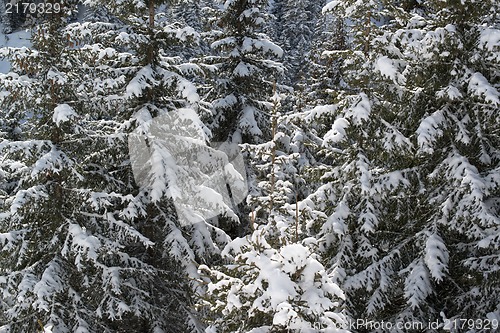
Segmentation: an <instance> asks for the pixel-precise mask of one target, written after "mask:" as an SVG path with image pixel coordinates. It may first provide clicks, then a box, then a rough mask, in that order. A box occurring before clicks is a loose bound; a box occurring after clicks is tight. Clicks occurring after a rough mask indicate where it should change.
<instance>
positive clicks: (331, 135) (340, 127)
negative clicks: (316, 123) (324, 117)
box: [323, 118, 350, 145]
mask: <svg viewBox="0 0 500 333" xmlns="http://www.w3.org/2000/svg"><path fill="white" fill-rule="evenodd" d="M349 125H350V124H349V121H348V120H347V119H345V118H337V119H336V120H335V121H334V122H333V124H332V128H331V129H330V130H329V131H328V132H327V133H326V134H325V136H324V138H323V139H324V143H323V145H325V144H327V143H337V142H340V141H342V140H343V139H344V137H345V135H346V131H345V129H346V128H347V127H349Z"/></svg>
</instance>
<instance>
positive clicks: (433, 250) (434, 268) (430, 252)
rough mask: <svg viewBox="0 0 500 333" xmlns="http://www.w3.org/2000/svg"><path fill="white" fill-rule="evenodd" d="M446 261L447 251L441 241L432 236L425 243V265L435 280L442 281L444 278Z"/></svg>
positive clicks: (446, 270) (446, 269) (434, 235)
mask: <svg viewBox="0 0 500 333" xmlns="http://www.w3.org/2000/svg"><path fill="white" fill-rule="evenodd" d="M448 260H449V255H448V250H447V249H446V245H445V244H444V241H443V239H442V238H441V237H439V236H438V235H436V234H432V235H431V236H430V237H429V238H428V239H427V242H426V243H425V264H426V265H427V267H428V268H429V271H430V273H431V276H432V277H433V278H434V279H435V280H437V281H442V280H443V278H444V277H445V276H446V272H448Z"/></svg>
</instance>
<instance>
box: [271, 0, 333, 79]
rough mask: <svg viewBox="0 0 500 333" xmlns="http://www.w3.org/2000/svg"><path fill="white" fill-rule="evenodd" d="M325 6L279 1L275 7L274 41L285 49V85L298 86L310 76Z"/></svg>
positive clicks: (304, 2) (308, 2) (305, 2)
mask: <svg viewBox="0 0 500 333" xmlns="http://www.w3.org/2000/svg"><path fill="white" fill-rule="evenodd" d="M322 5H323V4H321V3H316V2H310V1H303V0H279V1H275V2H274V3H273V9H272V10H273V11H274V16H275V17H274V20H273V24H272V30H273V31H272V36H273V39H274V40H275V41H276V42H277V43H278V44H279V45H280V46H281V47H282V48H283V59H282V61H283V64H284V66H285V67H286V70H287V71H286V75H285V83H286V84H289V85H291V86H295V84H296V82H297V81H299V80H300V79H301V77H303V76H306V75H307V71H308V69H309V62H310V53H311V46H312V41H313V40H314V39H315V33H316V29H315V27H316V24H317V21H318V20H319V19H320V18H321V16H320V13H321V8H322Z"/></svg>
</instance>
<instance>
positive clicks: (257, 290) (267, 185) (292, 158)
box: [200, 95, 347, 332]
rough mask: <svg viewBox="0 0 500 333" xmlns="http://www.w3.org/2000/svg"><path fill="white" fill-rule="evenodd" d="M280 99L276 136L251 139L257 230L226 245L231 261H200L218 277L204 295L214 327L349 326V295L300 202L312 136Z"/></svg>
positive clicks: (253, 329) (233, 329) (219, 329)
mask: <svg viewBox="0 0 500 333" xmlns="http://www.w3.org/2000/svg"><path fill="white" fill-rule="evenodd" d="M273 100H274V105H275V107H274V109H273V112H272V119H271V120H272V125H271V130H272V135H273V139H272V140H271V141H269V142H267V143H262V144H253V145H251V144H248V145H245V151H247V152H248V154H249V160H250V161H251V162H250V163H251V167H252V168H254V169H255V170H256V179H255V181H256V182H257V185H258V189H259V191H255V192H254V193H251V195H250V196H249V197H248V199H247V201H248V202H249V204H250V205H251V206H252V212H251V213H250V218H251V221H252V224H251V226H252V231H251V233H250V235H248V236H246V237H242V238H236V239H235V240H233V241H232V242H231V243H229V244H228V246H226V248H225V249H224V251H223V256H224V257H225V258H226V260H228V261H229V264H226V265H224V266H222V267H212V268H209V267H207V266H201V267H200V270H201V271H202V273H205V274H206V275H207V277H209V278H210V282H209V283H208V287H207V290H208V292H207V293H206V294H205V295H204V298H203V302H200V305H201V306H203V307H204V308H205V309H206V311H207V313H209V315H208V316H207V321H208V323H209V324H210V326H209V328H208V329H207V332H285V331H289V330H292V331H300V332H326V331H328V332H330V331H331V332H341V331H342V330H338V331H337V330H336V329H335V328H343V327H346V326H347V319H346V316H345V315H344V313H342V310H341V302H342V299H343V298H344V294H343V292H342V291H341V290H340V288H339V287H338V285H337V284H335V283H334V282H333V281H332V279H331V278H330V277H329V276H328V274H327V272H326V270H325V269H324V267H323V265H322V264H321V263H320V256H318V255H317V254H316V252H317V243H316V240H315V239H313V238H310V237H307V233H305V225H303V224H302V223H301V220H302V212H300V211H299V208H300V207H299V206H297V203H298V199H299V198H301V197H303V195H304V194H303V193H304V191H307V186H306V184H305V183H304V181H303V179H302V176H301V175H302V172H303V171H304V169H306V168H307V166H308V159H307V157H308V156H307V153H308V150H307V148H306V147H304V142H303V141H302V138H303V137H304V136H303V135H302V133H301V130H300V129H299V128H298V127H297V126H290V125H291V124H290V123H289V122H287V118H286V117H280V116H279V114H278V110H279V96H278V95H275V96H274V98H273ZM290 133H293V134H294V136H293V137H291V136H290Z"/></svg>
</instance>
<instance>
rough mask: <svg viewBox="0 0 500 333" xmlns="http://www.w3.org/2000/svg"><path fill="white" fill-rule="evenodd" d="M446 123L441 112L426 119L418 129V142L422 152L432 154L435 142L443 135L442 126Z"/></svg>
mask: <svg viewBox="0 0 500 333" xmlns="http://www.w3.org/2000/svg"><path fill="white" fill-rule="evenodd" d="M444 121H445V118H444V115H443V111H441V110H439V111H436V112H434V113H433V114H431V115H430V116H428V117H426V118H424V119H423V120H422V122H421V123H420V125H419V126H418V128H417V142H418V145H419V147H420V151H421V152H423V153H429V154H431V153H432V152H433V151H434V148H433V146H434V141H435V140H436V139H437V138H439V137H441V136H442V135H443V131H442V130H441V128H440V126H441V124H442V123H443V122H444Z"/></svg>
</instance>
